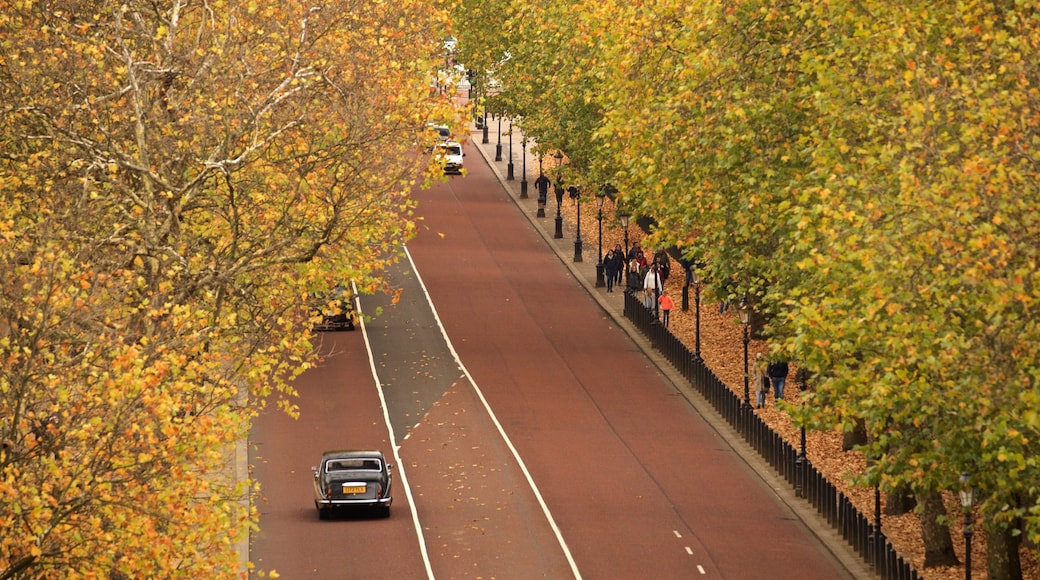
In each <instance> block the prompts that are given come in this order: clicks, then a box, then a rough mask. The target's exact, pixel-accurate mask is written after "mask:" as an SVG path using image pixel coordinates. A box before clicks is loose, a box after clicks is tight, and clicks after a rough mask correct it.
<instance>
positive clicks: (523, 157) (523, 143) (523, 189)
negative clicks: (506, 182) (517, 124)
mask: <svg viewBox="0 0 1040 580" xmlns="http://www.w3.org/2000/svg"><path fill="white" fill-rule="evenodd" d="M520 199H527V135H524V137H523V139H521V140H520Z"/></svg>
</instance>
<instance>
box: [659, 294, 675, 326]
mask: <svg viewBox="0 0 1040 580" xmlns="http://www.w3.org/2000/svg"><path fill="white" fill-rule="evenodd" d="M657 305H658V306H660V307H661V322H662V323H663V324H664V327H665V328H668V315H669V314H670V313H671V311H672V308H675V301H673V300H672V297H671V296H670V295H669V294H668V292H665V291H664V290H661V295H660V296H658V297H657Z"/></svg>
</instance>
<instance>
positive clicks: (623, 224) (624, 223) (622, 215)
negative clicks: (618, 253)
mask: <svg viewBox="0 0 1040 580" xmlns="http://www.w3.org/2000/svg"><path fill="white" fill-rule="evenodd" d="M631 218H632V216H631V215H630V214H629V213H628V212H624V211H623V212H620V213H618V220H620V221H621V227H623V228H625V259H624V268H625V288H626V289H627V288H628V286H629V283H628V277H629V276H631V274H629V273H628V270H629V268H628V220H630V219H631Z"/></svg>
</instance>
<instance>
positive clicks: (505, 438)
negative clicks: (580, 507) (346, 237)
mask: <svg viewBox="0 0 1040 580" xmlns="http://www.w3.org/2000/svg"><path fill="white" fill-rule="evenodd" d="M404 254H405V256H407V257H408V262H409V263H410V264H411V265H412V271H413V272H415V280H416V281H417V282H419V286H420V287H422V289H423V295H424V296H426V302H427V304H429V305H430V311H431V312H432V313H433V318H434V320H436V321H437V327H438V328H440V329H441V335H442V336H443V337H444V342H445V343H446V344H447V345H448V350H449V351H450V352H451V356H452V358H454V359H455V363H456V364H458V365H459V369H461V370H462V373H463V374H465V375H466V378H467V379H468V380H469V384H471V385H473V390H474V392H476V394H477V397H478V398H479V399H480V402H481V403H482V404H483V405H484V410H485V411H487V414H488V417H489V418H490V419H491V422H492V423H493V424H494V425H495V428H496V429H498V434H499V435H501V436H502V441H503V442H505V444H506V447H508V448H509V452H510V453H512V454H513V459H515V460H516V463H517V465H518V466H520V471H521V472H523V474H524V477H525V478H526V479H527V485H528V486H529V487H530V488H531V491H532V492H533V493H534V497H535V499H537V500H538V505H539V506H541V508H542V514H543V515H545V519H546V521H547V522H548V523H549V527H550V528H552V531H553V534H555V535H556V541H557V543H559V544H560V549H561V550H563V555H564V557H565V558H567V564H568V565H570V567H571V573H573V574H574V578H575V580H581V572H579V571H578V565H577V563H575V562H574V557H573V556H571V551H570V548H568V547H567V542H566V541H564V539H563V534H562V533H561V532H560V528H559V526H557V525H556V520H555V519H553V516H552V514H551V513H550V512H549V506H548V505H546V503H545V499H544V498H542V492H540V491H539V490H538V486H537V485H535V483H534V478H533V477H531V472H530V471H528V470H527V464H525V463H524V460H523V459H521V458H520V452H519V451H517V450H516V447H514V446H513V442H512V440H510V439H509V435H506V430H505V428H503V427H502V424H501V423H499V421H498V417H497V416H496V415H495V412H494V411H493V410H491V405H490V404H489V403H488V402H487V399H486V398H484V392H483V391H481V390H480V387H479V386H477V381H475V380H473V376H472V375H470V374H469V370H468V369H467V368H466V365H464V364H462V360H461V359H460V358H459V353H458V352H456V351H455V345H453V344H452V343H451V339H450V338H449V337H448V331H447V330H446V329H445V328H444V324H442V323H441V317H440V315H439V314H437V308H436V307H435V306H434V305H433V299H432V298H431V297H430V291H429V290H428V289H427V288H426V283H425V282H423V279H422V276H421V275H420V274H419V268H417V267H416V266H415V261H414V260H412V254H411V252H409V251H408V247H407V246H406V247H405V248H404Z"/></svg>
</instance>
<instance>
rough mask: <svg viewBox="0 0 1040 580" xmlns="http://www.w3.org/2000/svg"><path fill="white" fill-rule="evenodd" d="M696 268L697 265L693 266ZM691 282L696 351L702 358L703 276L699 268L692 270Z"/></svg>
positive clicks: (698, 356)
mask: <svg viewBox="0 0 1040 580" xmlns="http://www.w3.org/2000/svg"><path fill="white" fill-rule="evenodd" d="M691 268H696V266H691ZM690 283H691V284H693V313H694V314H693V319H694V321H695V324H694V337H695V338H694V343H693V344H694V351H693V352H694V353H695V354H696V355H697V358H701V277H700V276H699V275H698V274H697V270H692V271H691V272H690Z"/></svg>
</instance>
